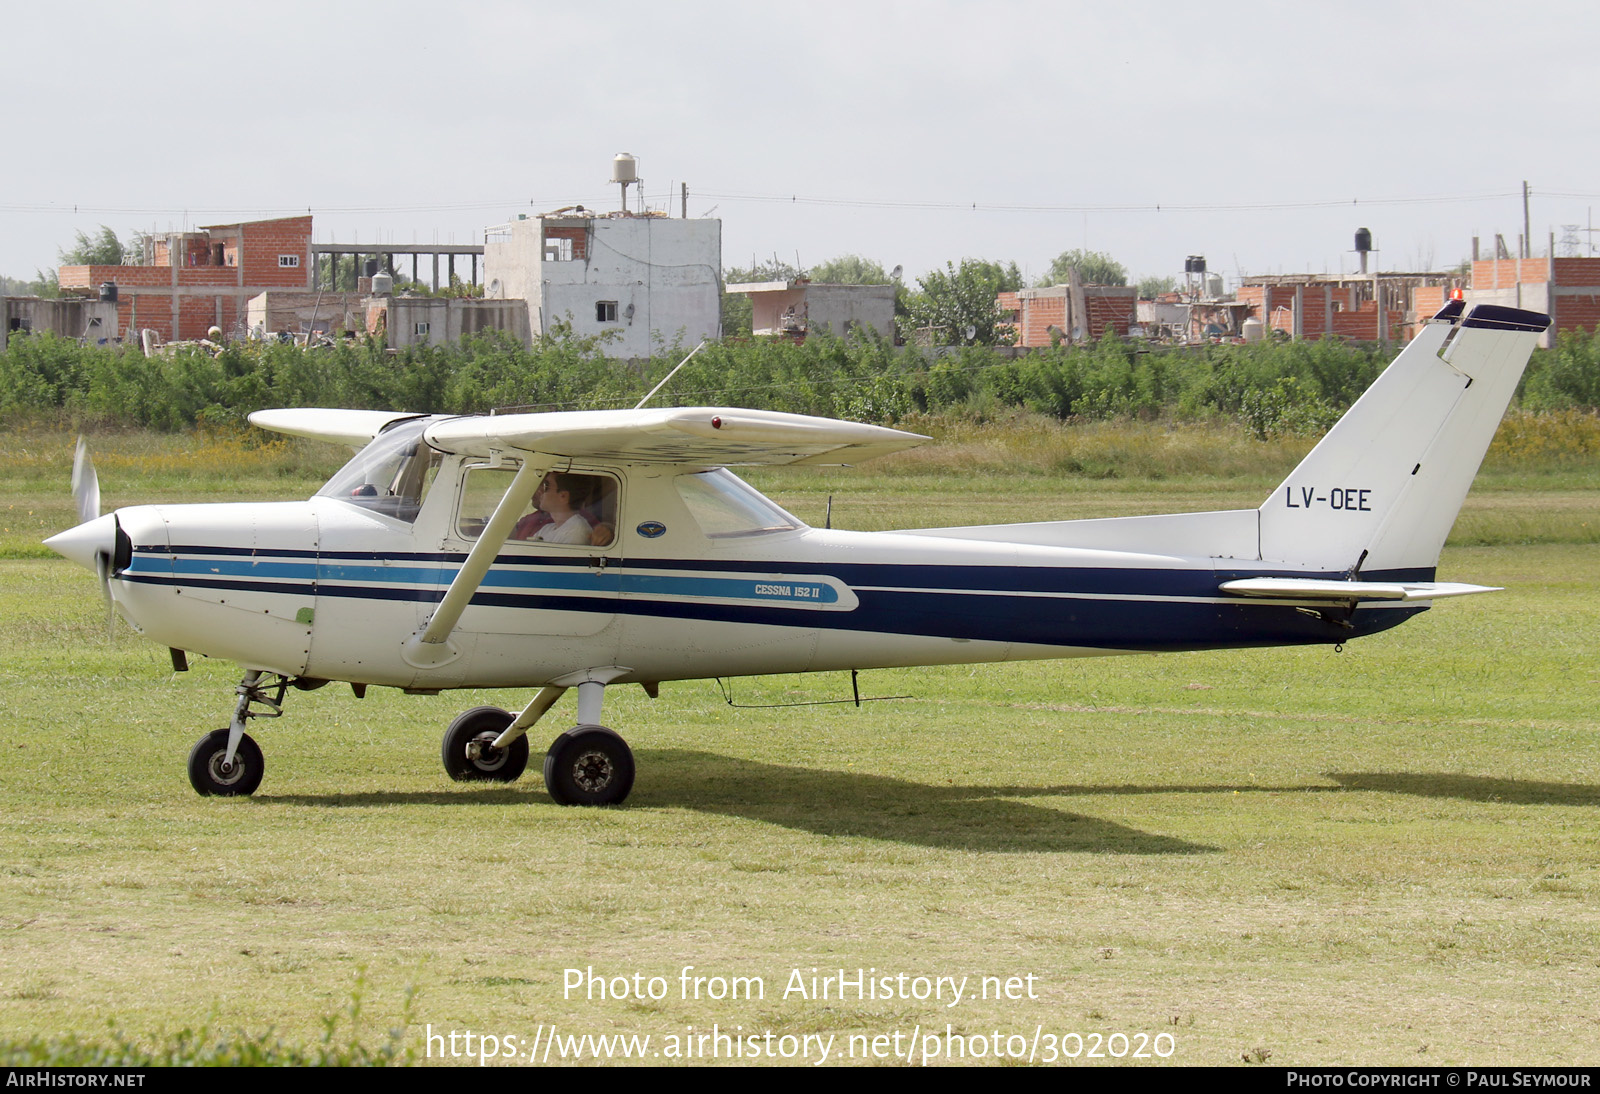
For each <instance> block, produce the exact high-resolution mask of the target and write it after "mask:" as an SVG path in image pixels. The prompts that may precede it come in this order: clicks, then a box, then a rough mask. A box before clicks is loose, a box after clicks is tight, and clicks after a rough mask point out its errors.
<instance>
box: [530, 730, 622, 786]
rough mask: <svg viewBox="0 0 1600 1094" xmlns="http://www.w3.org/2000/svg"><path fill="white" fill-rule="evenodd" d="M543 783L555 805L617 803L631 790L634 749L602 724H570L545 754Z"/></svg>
mask: <svg viewBox="0 0 1600 1094" xmlns="http://www.w3.org/2000/svg"><path fill="white" fill-rule="evenodd" d="M544 785H545V789H547V790H549V791H550V796H551V797H552V798H554V799H555V800H556V803H557V804H558V805H617V804H618V803H620V802H621V801H622V800H623V799H624V798H626V797H627V796H628V791H630V790H632V789H633V750H632V749H630V748H629V747H628V742H627V741H624V740H623V739H622V738H621V737H620V736H618V735H617V734H616V733H615V732H613V731H612V730H609V729H607V728H606V727H605V726H573V727H572V728H571V729H569V730H567V731H566V732H565V733H563V734H562V735H561V736H559V737H557V738H556V739H555V743H554V744H552V745H551V746H550V751H549V752H547V753H545V757H544Z"/></svg>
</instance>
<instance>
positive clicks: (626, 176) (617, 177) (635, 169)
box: [611, 152, 639, 182]
mask: <svg viewBox="0 0 1600 1094" xmlns="http://www.w3.org/2000/svg"><path fill="white" fill-rule="evenodd" d="M611 181H612V182H638V181H639V161H638V160H636V159H634V158H633V156H632V155H631V154H629V153H627V152H618V153H617V158H616V159H614V160H612V161H611Z"/></svg>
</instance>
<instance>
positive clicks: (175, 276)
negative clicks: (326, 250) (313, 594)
mask: <svg viewBox="0 0 1600 1094" xmlns="http://www.w3.org/2000/svg"><path fill="white" fill-rule="evenodd" d="M59 276H60V280H61V289H62V291H63V292H82V293H98V292H100V288H101V286H102V285H107V284H111V285H115V286H116V305H117V328H118V330H119V331H120V332H121V333H122V334H123V335H124V336H125V337H137V332H138V331H140V330H144V329H147V328H148V329H151V330H154V331H155V332H156V333H157V334H159V335H160V336H161V338H162V339H163V340H167V341H173V340H177V339H187V338H204V337H205V336H206V331H207V330H208V329H210V328H211V327H213V326H216V327H221V328H222V330H223V332H224V333H232V332H234V331H235V330H236V329H237V328H239V327H240V326H241V324H242V323H243V321H244V319H245V312H246V308H245V302H246V301H248V300H249V299H250V298H251V297H252V296H255V295H257V294H259V293H262V292H265V291H267V290H268V289H309V288H310V287H311V218H310V217H309V216H303V217H286V218H284V219H282V220H256V221H249V222H246V223H243V224H216V225H212V226H210V227H205V228H200V229H198V230H196V231H193V232H172V233H169V234H167V235H161V236H151V237H148V238H147V241H146V248H145V261H144V263H143V264H141V265H123V266H63V267H61V271H60V274H59Z"/></svg>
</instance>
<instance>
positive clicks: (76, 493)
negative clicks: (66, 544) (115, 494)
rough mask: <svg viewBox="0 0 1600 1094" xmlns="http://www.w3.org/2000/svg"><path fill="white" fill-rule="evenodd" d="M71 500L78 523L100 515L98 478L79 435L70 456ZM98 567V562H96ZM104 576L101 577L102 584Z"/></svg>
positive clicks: (83, 441) (87, 446)
mask: <svg viewBox="0 0 1600 1094" xmlns="http://www.w3.org/2000/svg"><path fill="white" fill-rule="evenodd" d="M72 500H73V501H74V502H76V503H77V505H78V523H79V524H87V523H88V522H89V521H91V520H94V519H95V518H96V517H98V516H99V515H100V479H99V477H98V476H97V475H95V473H94V461H93V460H91V459H90V458H89V443H88V442H87V441H85V440H84V439H83V437H82V436H81V435H80V436H79V437H78V451H77V453H76V454H75V455H74V456H73V457H72ZM96 568H97V569H98V568H99V567H98V563H97V564H96ZM104 581H105V578H104V577H102V578H101V582H102V584H103V583H104Z"/></svg>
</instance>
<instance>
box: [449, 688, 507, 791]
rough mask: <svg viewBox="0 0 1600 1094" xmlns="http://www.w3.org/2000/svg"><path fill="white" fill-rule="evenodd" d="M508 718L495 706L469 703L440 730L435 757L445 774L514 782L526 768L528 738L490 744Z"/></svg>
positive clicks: (464, 778)
mask: <svg viewBox="0 0 1600 1094" xmlns="http://www.w3.org/2000/svg"><path fill="white" fill-rule="evenodd" d="M511 721H512V718H511V713H510V712H509V711H504V710H501V709H500V708H499V707H473V708H472V709H471V710H469V711H465V712H464V713H462V714H460V715H459V716H457V718H456V720H455V721H453V722H451V723H450V728H449V729H447V730H445V731H444V744H443V745H441V746H440V748H439V758H440V759H441V760H443V761H444V770H445V774H447V775H449V776H450V777H451V778H452V779H454V780H455V781H456V782H501V783H509V782H516V781H517V780H518V779H519V778H521V777H522V773H523V772H524V771H526V770H527V768H528V738H527V737H526V736H523V737H518V738H517V739H516V740H514V741H512V742H511V743H510V744H508V745H506V746H505V747H504V748H491V747H490V746H491V745H492V744H493V743H494V739H495V738H496V737H498V736H500V734H501V733H503V732H505V728H506V726H508V725H510V724H511Z"/></svg>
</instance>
